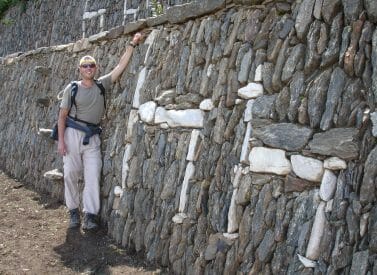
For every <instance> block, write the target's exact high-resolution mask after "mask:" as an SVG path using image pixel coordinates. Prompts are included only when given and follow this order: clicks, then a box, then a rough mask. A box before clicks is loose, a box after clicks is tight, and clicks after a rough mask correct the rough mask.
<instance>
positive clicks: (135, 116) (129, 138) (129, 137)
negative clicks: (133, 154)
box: [125, 110, 139, 142]
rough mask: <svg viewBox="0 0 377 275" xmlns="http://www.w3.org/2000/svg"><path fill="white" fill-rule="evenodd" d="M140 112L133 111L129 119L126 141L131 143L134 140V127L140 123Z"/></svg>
mask: <svg viewBox="0 0 377 275" xmlns="http://www.w3.org/2000/svg"><path fill="white" fill-rule="evenodd" d="M137 113H138V111H137V110H131V112H130V115H129V117H128V123H127V133H126V137H125V139H126V141H127V142H131V141H132V138H133V130H134V125H135V123H137V122H138V121H139V116H138V114H137Z"/></svg>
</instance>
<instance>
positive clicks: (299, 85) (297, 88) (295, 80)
mask: <svg viewBox="0 0 377 275" xmlns="http://www.w3.org/2000/svg"><path fill="white" fill-rule="evenodd" d="M289 90H290V94H291V97H290V101H289V108H288V114H287V116H288V119H289V120H290V121H291V122H296V121H297V114H298V108H299V107H300V103H301V99H300V97H301V96H302V94H303V92H304V90H305V89H304V74H303V72H297V73H295V74H294V76H293V77H292V80H291V83H290V85H289Z"/></svg>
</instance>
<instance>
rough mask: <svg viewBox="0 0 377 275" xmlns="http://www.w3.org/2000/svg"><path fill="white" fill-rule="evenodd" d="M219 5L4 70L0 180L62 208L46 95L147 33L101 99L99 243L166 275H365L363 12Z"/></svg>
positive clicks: (374, 173)
mask: <svg viewBox="0 0 377 275" xmlns="http://www.w3.org/2000/svg"><path fill="white" fill-rule="evenodd" d="M230 2H231V1H226V3H225V1H220V0H217V1H203V2H200V3H199V2H196V3H191V4H189V5H185V6H181V7H178V6H177V7H174V9H171V11H170V12H167V13H166V14H165V15H163V16H161V17H158V18H150V19H147V20H145V21H142V22H139V21H138V22H136V23H133V24H127V25H126V26H124V27H123V26H121V27H117V28H114V29H111V30H109V31H107V32H103V33H100V34H97V35H93V36H91V37H90V38H88V39H84V40H80V41H77V42H76V43H74V44H67V45H62V46H56V47H49V48H40V49H37V50H34V51H30V52H27V53H25V54H22V55H20V56H13V57H12V56H8V57H7V58H3V59H1V67H0V72H1V74H0V81H1V83H3V84H2V86H1V88H0V89H1V90H0V92H1V101H0V114H1V120H0V129H1V131H0V163H1V166H2V168H3V169H5V170H6V171H7V172H9V173H11V174H12V175H14V176H15V177H17V178H19V179H20V180H23V181H27V182H31V183H33V184H34V185H35V186H36V187H37V188H39V189H41V190H43V189H44V190H48V191H50V192H53V193H55V195H56V196H60V198H61V196H62V193H61V190H62V183H61V180H60V181H59V180H57V181H53V180H47V179H46V178H44V177H43V174H44V173H45V172H48V171H51V170H53V169H61V160H60V158H59V157H58V155H57V153H56V148H55V145H54V144H53V143H52V142H51V141H50V140H49V139H48V138H46V137H45V136H44V134H43V133H44V132H45V131H44V130H43V129H41V128H49V127H51V126H52V125H53V123H54V121H55V120H56V116H57V102H56V100H55V98H56V94H57V93H58V91H60V90H61V89H62V88H63V87H64V86H65V85H66V84H67V83H68V82H69V81H70V80H72V79H75V78H76V77H78V76H77V71H76V69H75V68H76V64H77V60H78V58H79V57H80V56H82V55H84V54H87V53H90V54H92V55H94V56H95V57H96V58H97V59H98V60H99V63H100V64H101V72H108V71H109V70H110V69H111V68H113V67H114V66H115V64H116V62H117V60H118V58H119V56H120V55H121V54H122V53H123V51H124V48H125V45H126V43H127V41H130V39H131V35H130V33H132V32H133V31H135V30H147V29H148V30H149V35H148V37H147V39H146V41H145V43H144V44H143V45H141V46H139V47H138V48H137V50H136V51H135V53H134V55H133V57H132V61H131V63H130V66H129V67H128V69H127V71H126V72H125V73H124V75H123V76H122V78H121V80H120V81H119V82H118V83H116V84H115V85H114V88H113V89H112V90H111V91H109V96H108V97H107V99H108V103H107V106H108V108H107V114H106V118H105V119H104V126H105V131H104V134H103V135H102V140H103V160H104V165H103V181H102V186H101V195H102V209H101V219H102V221H103V223H104V224H107V226H108V232H109V234H110V235H111V237H112V238H114V239H115V240H116V242H117V243H119V244H121V245H122V246H124V247H126V248H128V249H129V250H130V251H137V252H142V253H144V255H145V257H146V258H147V259H148V260H149V261H151V262H156V263H159V264H161V265H163V266H169V267H170V270H171V271H172V273H175V274H235V273H236V271H238V272H239V273H240V274H247V273H249V272H250V274H271V273H272V274H298V273H299V274H338V273H341V274H367V273H369V274H376V273H377V257H376V256H377V230H376V224H377V205H376V190H375V189H376V187H375V186H376V179H377V169H376V166H377V146H376V136H377V113H376V111H375V106H376V98H377V82H376V81H377V77H376V76H377V69H376V68H377V67H376V66H377V65H376V64H377V30H376V23H377V16H376V15H377V6H376V5H375V2H374V1H373V0H370V1H367V0H365V1H361V0H360V1H348V0H343V1H340V0H339V1H333V0H303V1H297V2H296V1H287V2H277V1H276V2H275V1H267V3H264V4H260V3H258V4H260V5H257V6H253V5H252V4H255V2H256V1H232V3H230ZM38 131H39V133H40V135H38ZM51 174H54V173H51ZM55 175H56V173H55Z"/></svg>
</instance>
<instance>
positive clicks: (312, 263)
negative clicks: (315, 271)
mask: <svg viewBox="0 0 377 275" xmlns="http://www.w3.org/2000/svg"><path fill="white" fill-rule="evenodd" d="M297 256H298V259H299V260H300V262H301V263H302V264H303V266H305V267H310V268H314V267H316V266H317V263H316V262H315V261H312V260H309V259H308V258H305V257H304V256H301V255H300V254H297Z"/></svg>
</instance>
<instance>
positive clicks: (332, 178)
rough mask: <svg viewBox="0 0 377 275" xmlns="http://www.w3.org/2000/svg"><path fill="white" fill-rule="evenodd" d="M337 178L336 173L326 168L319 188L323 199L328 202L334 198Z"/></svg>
mask: <svg viewBox="0 0 377 275" xmlns="http://www.w3.org/2000/svg"><path fill="white" fill-rule="evenodd" d="M336 180H337V178H336V175H335V174H334V173H333V172H331V171H330V170H327V169H325V172H324V173H323V177H322V181H321V187H320V189H319V196H320V197H321V199H322V200H324V201H326V202H327V201H329V200H331V199H332V198H333V196H334V193H335V189H336Z"/></svg>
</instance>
